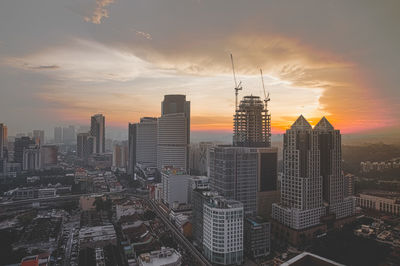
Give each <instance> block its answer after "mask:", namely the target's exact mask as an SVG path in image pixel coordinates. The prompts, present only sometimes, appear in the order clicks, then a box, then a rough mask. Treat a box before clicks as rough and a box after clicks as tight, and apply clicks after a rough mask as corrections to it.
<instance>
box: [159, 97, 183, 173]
mask: <svg viewBox="0 0 400 266" xmlns="http://www.w3.org/2000/svg"><path fill="white" fill-rule="evenodd" d="M189 144H190V102H189V101H186V96H185V95H165V96H164V101H163V102H162V103H161V117H160V118H159V119H158V125H157V168H158V169H159V170H162V169H163V168H164V167H171V166H172V167H174V168H181V169H183V170H184V171H185V172H186V171H188V170H189Z"/></svg>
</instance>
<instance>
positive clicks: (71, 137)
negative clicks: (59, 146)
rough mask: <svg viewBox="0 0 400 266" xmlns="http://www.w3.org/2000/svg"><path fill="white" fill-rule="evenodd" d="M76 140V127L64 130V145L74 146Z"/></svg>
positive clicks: (64, 128)
mask: <svg viewBox="0 0 400 266" xmlns="http://www.w3.org/2000/svg"><path fill="white" fill-rule="evenodd" d="M75 140H76V133H75V127H74V126H72V125H70V126H68V127H63V129H62V143H63V144H66V145H72V144H73V143H74V142H75Z"/></svg>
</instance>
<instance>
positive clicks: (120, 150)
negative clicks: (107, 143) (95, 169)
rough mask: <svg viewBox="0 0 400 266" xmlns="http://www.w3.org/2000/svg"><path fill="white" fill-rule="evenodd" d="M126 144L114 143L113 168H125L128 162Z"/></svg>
mask: <svg viewBox="0 0 400 266" xmlns="http://www.w3.org/2000/svg"><path fill="white" fill-rule="evenodd" d="M127 157H128V145H126V143H121V144H116V145H114V149H113V164H112V166H113V168H114V169H125V168H126V166H127V163H128V158H127Z"/></svg>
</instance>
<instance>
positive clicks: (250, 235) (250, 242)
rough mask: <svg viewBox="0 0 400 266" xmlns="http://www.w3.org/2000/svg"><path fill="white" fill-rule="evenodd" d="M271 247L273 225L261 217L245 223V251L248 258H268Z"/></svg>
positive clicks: (250, 218) (250, 219)
mask: <svg viewBox="0 0 400 266" xmlns="http://www.w3.org/2000/svg"><path fill="white" fill-rule="evenodd" d="M270 247H271V225H270V223H269V222H267V221H265V220H262V219H261V217H254V218H253V217H249V218H247V219H245V221H244V250H245V253H246V255H247V256H249V257H251V258H253V259H257V258H260V257H264V256H268V255H269V253H270Z"/></svg>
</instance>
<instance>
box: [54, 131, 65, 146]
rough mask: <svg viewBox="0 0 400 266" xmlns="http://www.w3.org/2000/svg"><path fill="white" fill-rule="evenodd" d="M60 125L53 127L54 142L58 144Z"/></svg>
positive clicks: (60, 132) (60, 137) (60, 138)
mask: <svg viewBox="0 0 400 266" xmlns="http://www.w3.org/2000/svg"><path fill="white" fill-rule="evenodd" d="M62 140H63V137H62V127H55V128H54V143H56V144H59V143H62Z"/></svg>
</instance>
